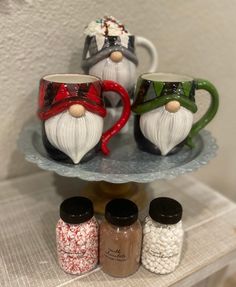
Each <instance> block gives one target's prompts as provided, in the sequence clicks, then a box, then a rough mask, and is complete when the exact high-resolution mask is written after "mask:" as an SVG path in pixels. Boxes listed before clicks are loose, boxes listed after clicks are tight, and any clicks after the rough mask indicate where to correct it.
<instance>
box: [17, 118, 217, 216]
mask: <svg viewBox="0 0 236 287" xmlns="http://www.w3.org/2000/svg"><path fill="white" fill-rule="evenodd" d="M194 144H195V146H194V148H193V149H190V148H188V147H183V148H182V149H181V150H180V151H179V152H178V153H177V154H174V155H170V156H166V157H163V156H156V155H151V154H149V153H145V152H142V151H140V150H139V149H138V148H137V146H136V143H135V141H134V138H133V135H132V131H130V133H127V134H119V135H117V136H116V137H114V139H113V140H112V141H111V142H110V144H109V148H110V150H111V153H110V155H109V156H103V155H102V153H99V154H98V155H97V156H96V157H95V158H94V159H92V160H90V161H89V162H87V163H84V164H79V165H71V164H63V163H60V162H56V161H54V160H52V159H51V158H50V157H49V156H48V155H47V153H46V150H45V149H44V146H43V143H42V136H41V126H40V123H32V124H31V125H28V126H26V127H25V128H24V129H23V131H22V132H21V134H20V138H19V147H20V149H21V150H22V151H23V153H24V154H25V158H26V159H27V160H28V161H30V162H33V163H35V164H37V165H38V166H39V167H40V168H42V169H44V170H49V171H54V172H56V173H58V174H59V175H62V176H66V177H78V178H80V179H82V180H85V181H88V182H89V183H88V184H87V185H86V186H85V188H83V190H80V191H79V194H80V195H84V196H87V197H89V198H90V199H92V200H93V202H94V205H95V211H96V212H97V213H103V212H104V206H105V204H106V203H107V202H108V201H109V200H110V199H111V198H116V197H125V198H129V199H131V200H133V201H135V202H136V203H137V204H138V206H139V208H141V209H142V208H143V207H145V206H147V200H148V188H147V185H146V183H148V182H152V181H154V180H157V179H172V178H175V177H177V176H179V175H183V174H185V173H187V172H192V171H194V170H196V169H198V168H200V167H201V166H203V165H205V164H207V163H208V162H209V160H210V159H212V158H213V157H214V156H215V155H216V151H217V149H218V146H217V144H216V142H215V139H214V138H213V137H212V136H211V134H210V132H208V131H206V130H203V131H201V132H200V134H199V135H198V136H196V137H195V138H194ZM68 188H69V187H68Z"/></svg>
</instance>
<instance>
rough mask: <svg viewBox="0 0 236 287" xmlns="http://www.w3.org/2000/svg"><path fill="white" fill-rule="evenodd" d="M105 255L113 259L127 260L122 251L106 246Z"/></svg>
mask: <svg viewBox="0 0 236 287" xmlns="http://www.w3.org/2000/svg"><path fill="white" fill-rule="evenodd" d="M105 257H107V258H109V259H111V260H115V261H127V256H126V255H125V254H124V253H122V251H121V250H120V249H119V248H117V249H111V248H108V249H106V250H105Z"/></svg>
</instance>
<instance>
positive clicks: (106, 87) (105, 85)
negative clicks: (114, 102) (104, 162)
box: [101, 80, 131, 155]
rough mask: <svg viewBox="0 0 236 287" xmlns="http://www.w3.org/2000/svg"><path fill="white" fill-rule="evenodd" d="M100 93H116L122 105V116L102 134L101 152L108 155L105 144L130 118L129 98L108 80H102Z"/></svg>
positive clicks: (120, 87) (125, 92)
mask: <svg viewBox="0 0 236 287" xmlns="http://www.w3.org/2000/svg"><path fill="white" fill-rule="evenodd" d="M102 91H103V92H108V91H111V92H116V93H118V94H119V95H120V97H121V100H122V103H123V111H122V114H121V116H120V118H119V120H118V121H117V122H116V123H115V124H114V125H113V126H112V127H111V128H110V129H109V130H107V131H106V132H104V133H103V134H102V139H101V142H102V143H101V150H102V152H103V153H104V154H105V155H108V154H109V153H110V151H109V149H108V147H107V144H108V142H109V140H110V139H111V138H112V137H113V136H114V135H116V134H117V133H118V132H119V131H120V130H121V129H122V128H123V126H124V125H125V124H126V123H127V121H128V119H129V116H130V109H131V108H130V98H129V95H128V93H127V91H126V90H125V89H124V88H123V87H122V86H121V85H119V84H118V83H116V82H113V81H109V80H104V81H102Z"/></svg>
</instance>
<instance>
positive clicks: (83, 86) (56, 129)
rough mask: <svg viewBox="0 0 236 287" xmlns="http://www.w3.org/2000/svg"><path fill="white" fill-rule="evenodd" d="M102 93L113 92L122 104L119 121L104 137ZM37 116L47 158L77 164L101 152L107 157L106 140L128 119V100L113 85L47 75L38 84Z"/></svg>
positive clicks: (78, 76) (89, 78) (87, 78)
mask: <svg viewBox="0 0 236 287" xmlns="http://www.w3.org/2000/svg"><path fill="white" fill-rule="evenodd" d="M103 91H114V92H116V93H117V96H120V97H121V100H122V103H123V111H122V114H121V116H120V118H119V120H118V121H117V122H116V123H115V124H114V125H113V126H112V127H111V128H110V129H109V130H107V131H106V132H104V133H103V122H104V117H105V116H106V108H105V106H104V101H103V96H102V92H103ZM38 115H39V118H40V119H41V120H42V122H43V124H42V132H43V143H44V146H45V148H46V150H47V152H48V154H49V155H50V156H51V157H52V158H53V159H55V160H58V161H63V162H68V163H74V164H78V163H80V162H85V161H88V160H89V159H91V158H92V157H93V156H94V155H95V154H96V153H97V151H98V150H100V149H101V150H102V152H103V153H104V154H109V150H108V147H107V144H108V142H109V140H110V139H111V137H113V136H114V135H115V134H117V133H118V132H119V131H120V129H122V127H123V126H124V125H125V124H126V122H127V121H128V119H129V116H130V99H129V96H128V93H127V92H126V90H125V89H124V88H123V87H122V86H120V85H119V84H117V83H115V82H113V81H102V80H100V79H99V78H97V77H94V76H90V75H82V74H54V75H48V76H45V77H43V78H42V79H41V81H40V88H39V110H38Z"/></svg>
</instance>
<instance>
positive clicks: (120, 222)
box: [100, 199, 142, 277]
mask: <svg viewBox="0 0 236 287" xmlns="http://www.w3.org/2000/svg"><path fill="white" fill-rule="evenodd" d="M141 241H142V227H141V224H140V222H139V220H138V208H137V206H136V205H135V204H134V203H133V202H132V201H130V200H127V199H114V200H112V201H110V202H109V203H108V204H107V206H106V210H105V220H104V221H103V222H102V223H101V225H100V264H101V267H102V270H103V271H104V272H105V273H107V274H109V275H111V276H114V277H126V276H129V275H131V274H133V273H135V272H136V271H137V270H138V268H139V262H140V253H141Z"/></svg>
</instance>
